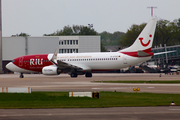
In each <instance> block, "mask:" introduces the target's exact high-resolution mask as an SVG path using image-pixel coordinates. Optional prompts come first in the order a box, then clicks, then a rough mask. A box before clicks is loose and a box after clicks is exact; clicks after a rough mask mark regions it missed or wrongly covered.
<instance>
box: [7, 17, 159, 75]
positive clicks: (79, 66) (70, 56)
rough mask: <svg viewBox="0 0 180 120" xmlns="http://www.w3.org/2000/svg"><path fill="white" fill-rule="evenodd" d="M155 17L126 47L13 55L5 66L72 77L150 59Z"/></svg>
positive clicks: (10, 68)
mask: <svg viewBox="0 0 180 120" xmlns="http://www.w3.org/2000/svg"><path fill="white" fill-rule="evenodd" d="M156 23H157V18H151V19H150V20H149V22H148V23H147V24H146V26H145V27H144V29H143V30H142V32H141V33H140V34H139V36H138V37H137V39H136V40H135V42H134V43H133V44H132V45H131V46H130V47H128V48H125V49H122V50H119V51H117V52H97V53H63V54H59V53H58V48H57V49H56V50H55V52H54V53H52V54H36V55H25V56H21V57H18V58H15V59H13V61H12V62H10V63H8V64H7V65H6V68H7V69H9V70H11V71H14V72H19V73H20V76H19V77H20V78H23V77H24V75H23V73H34V72H42V74H44V75H59V74H60V73H68V74H69V75H70V76H71V77H72V78H76V77H77V76H78V75H85V77H92V72H93V71H109V70H118V69H120V68H125V67H130V66H134V65H137V64H138V63H143V62H145V61H147V60H150V59H151V57H152V56H153V55H154V53H152V52H151V48H152V43H153V38H154V33H155V29H156Z"/></svg>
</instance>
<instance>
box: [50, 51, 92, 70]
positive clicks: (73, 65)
mask: <svg viewBox="0 0 180 120" xmlns="http://www.w3.org/2000/svg"><path fill="white" fill-rule="evenodd" d="M57 54H58V48H57V49H56V50H55V52H54V54H53V56H52V58H51V59H50V61H51V62H52V63H53V64H54V65H56V66H57V67H58V68H59V69H60V70H62V71H63V72H72V71H90V70H91V68H90V67H89V66H87V65H84V64H76V63H66V62H64V61H60V60H57Z"/></svg>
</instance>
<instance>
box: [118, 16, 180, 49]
mask: <svg viewBox="0 0 180 120" xmlns="http://www.w3.org/2000/svg"><path fill="white" fill-rule="evenodd" d="M145 25H146V24H145V23H143V24H141V25H132V26H131V27H130V29H128V31H127V32H126V34H125V35H124V36H122V37H121V40H120V45H121V47H122V48H123V47H127V46H130V45H132V44H133V42H134V41H135V40H136V38H137V37H138V35H139V34H140V32H141V31H142V30H143V28H144V27H145ZM160 44H161V45H162V46H164V44H166V45H167V46H171V45H177V44H180V19H178V20H175V21H174V22H170V21H168V20H163V19H161V20H159V21H157V25H156V31H155V35H154V42H153V47H154V46H160Z"/></svg>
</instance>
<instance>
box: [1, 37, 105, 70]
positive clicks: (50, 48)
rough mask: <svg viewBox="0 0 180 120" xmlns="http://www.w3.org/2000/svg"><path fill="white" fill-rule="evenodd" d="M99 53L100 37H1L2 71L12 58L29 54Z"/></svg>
mask: <svg viewBox="0 0 180 120" xmlns="http://www.w3.org/2000/svg"><path fill="white" fill-rule="evenodd" d="M58 47H59V53H73V52H75V53H83V52H100V51H101V44H100V36H43V37H31V36H29V37H2V54H3V55H2V59H3V70H4V71H5V69H6V68H5V65H6V64H7V63H8V62H9V61H11V60H12V59H14V58H17V57H19V56H24V55H30V54H48V53H54V51H55V49H56V48H58Z"/></svg>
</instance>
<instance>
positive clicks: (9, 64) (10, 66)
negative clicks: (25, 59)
mask: <svg viewBox="0 0 180 120" xmlns="http://www.w3.org/2000/svg"><path fill="white" fill-rule="evenodd" d="M13 66H14V64H13V63H12V62H10V63H8V64H7V65H6V68H7V69H8V70H11V71H13Z"/></svg>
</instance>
